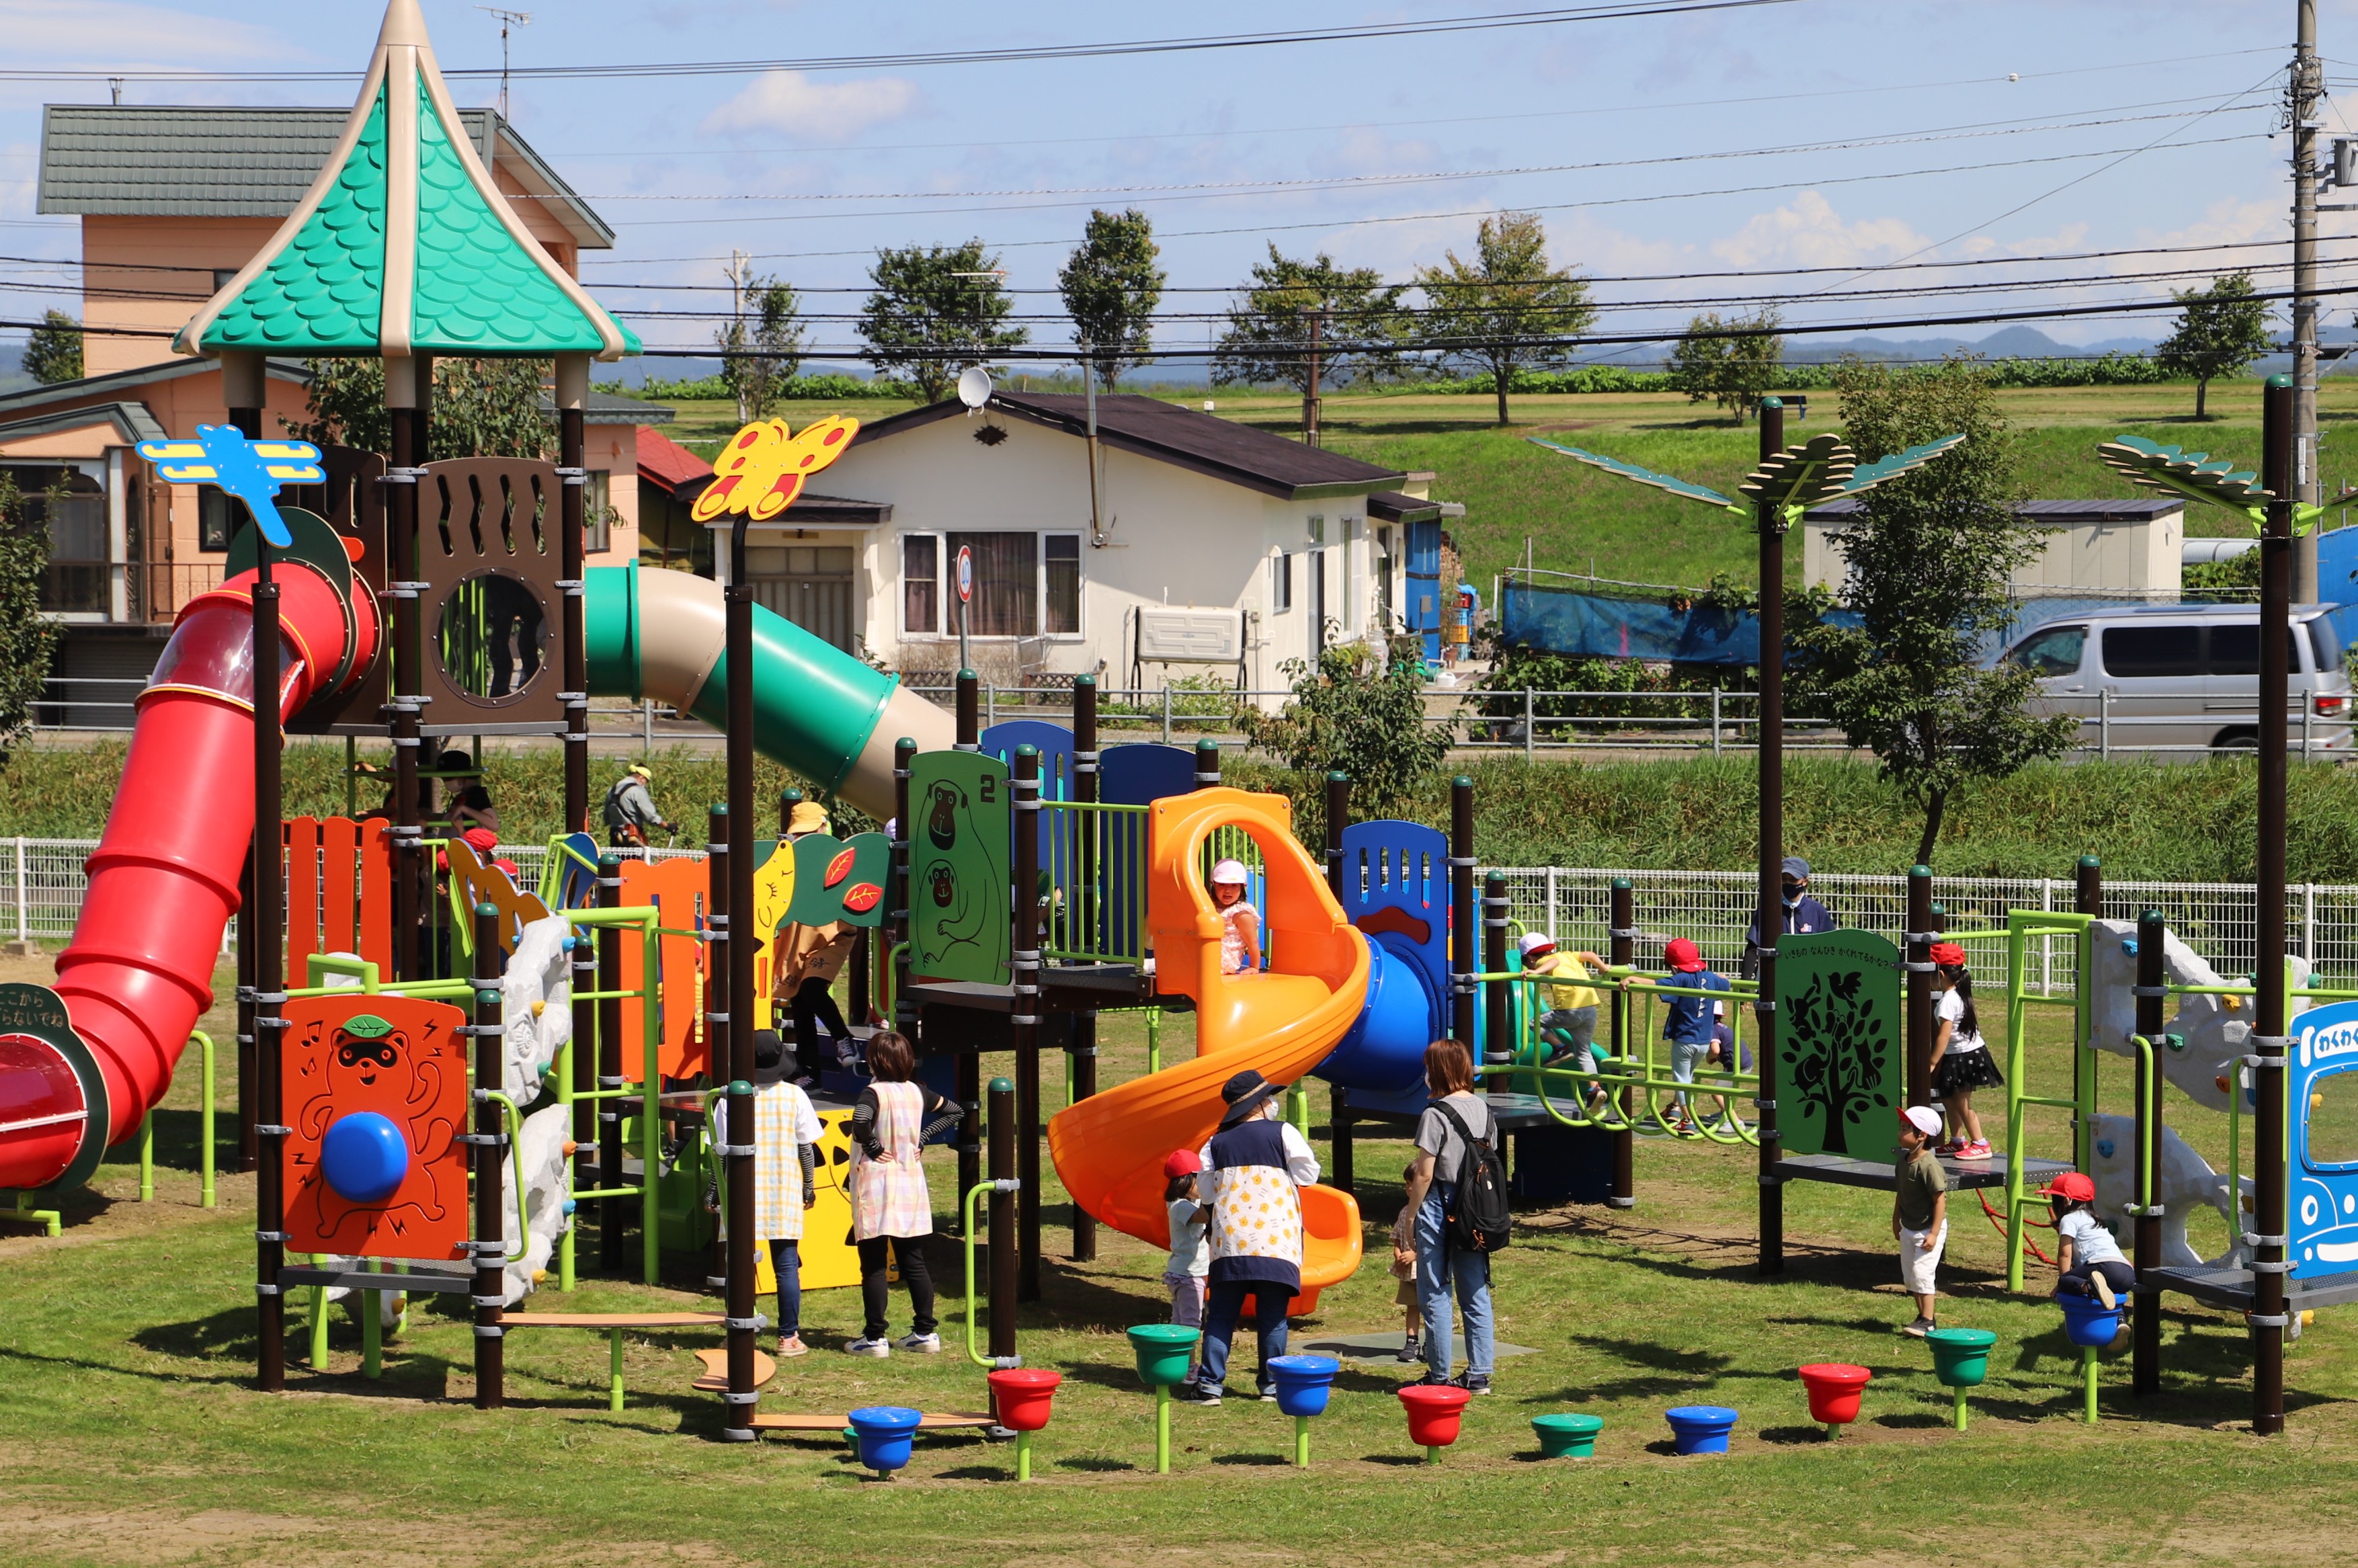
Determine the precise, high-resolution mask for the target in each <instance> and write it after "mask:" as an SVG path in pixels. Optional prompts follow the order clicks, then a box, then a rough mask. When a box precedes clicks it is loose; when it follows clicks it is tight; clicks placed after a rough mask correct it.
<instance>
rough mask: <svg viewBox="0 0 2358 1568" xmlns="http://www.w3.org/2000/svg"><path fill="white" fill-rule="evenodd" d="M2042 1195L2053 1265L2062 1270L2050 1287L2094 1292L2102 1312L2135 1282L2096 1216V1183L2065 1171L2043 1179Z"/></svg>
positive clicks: (2060, 1290)
mask: <svg viewBox="0 0 2358 1568" xmlns="http://www.w3.org/2000/svg"><path fill="white" fill-rule="evenodd" d="M2045 1196H2046V1198H2047V1202H2048V1205H2049V1206H2050V1207H2052V1208H2053V1209H2054V1211H2055V1239H2056V1243H2057V1251H2056V1254H2055V1268H2056V1271H2057V1272H2058V1273H2059V1274H2060V1275H2061V1278H2059V1279H2058V1280H2057V1281H2055V1293H2056V1294H2057V1295H2059V1296H2093V1297H2095V1298H2096V1299H2097V1300H2098V1301H2100V1302H2102V1303H2104V1310H2105V1311H2107V1312H2110V1311H2112V1310H2113V1309H2114V1308H2115V1307H2117V1306H2119V1305H2120V1297H2121V1292H2125V1291H2126V1290H2128V1289H2129V1288H2130V1287H2131V1286H2133V1285H2135V1284H2136V1270H2135V1269H2133V1268H2131V1267H2130V1266H2129V1261H2128V1260H2127V1259H2126V1258H2124V1257H2123V1256H2121V1246H2120V1243H2119V1242H2117V1241H2115V1240H2114V1239H2113V1233H2112V1232H2111V1231H2109V1230H2106V1229H2105V1228H2104V1222H2103V1221H2102V1220H2100V1219H2098V1218H2097V1217H2096V1184H2095V1183H2094V1182H2093V1181H2091V1180H2090V1179H2089V1178H2087V1177H2086V1176H2083V1175H2082V1174H2081V1173H2079V1172H2077V1171H2066V1172H2065V1173H2063V1174H2061V1175H2060V1176H2058V1177H2056V1178H2055V1179H2054V1180H2053V1181H2052V1182H2050V1183H2049V1184H2048V1185H2047V1191H2046V1194H2045Z"/></svg>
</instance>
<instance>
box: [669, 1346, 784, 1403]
mask: <svg viewBox="0 0 2358 1568" xmlns="http://www.w3.org/2000/svg"><path fill="white" fill-rule="evenodd" d="M696 1358H697V1359H698V1361H701V1362H703V1363H704V1374H703V1376H701V1377H699V1378H698V1379H696V1381H695V1382H694V1383H692V1384H690V1385H689V1387H691V1388H693V1389H695V1390H697V1391H698V1393H705V1394H725V1393H727V1392H728V1391H729V1350H728V1347H727V1346H722V1347H721V1348H719V1349H718V1350H699V1351H698V1352H697V1353H696ZM777 1375H778V1363H777V1361H776V1359H775V1358H774V1357H772V1356H771V1355H770V1354H769V1353H768V1352H767V1351H763V1350H756V1351H754V1352H753V1386H754V1387H755V1388H757V1389H759V1388H765V1387H767V1386H768V1384H769V1381H770V1379H773V1378H774V1377H776V1376H777Z"/></svg>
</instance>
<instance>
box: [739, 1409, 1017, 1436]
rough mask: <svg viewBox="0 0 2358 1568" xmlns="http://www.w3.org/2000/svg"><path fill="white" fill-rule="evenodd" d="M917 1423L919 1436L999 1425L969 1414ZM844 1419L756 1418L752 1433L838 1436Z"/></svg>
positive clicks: (934, 1415) (929, 1414) (940, 1414)
mask: <svg viewBox="0 0 2358 1568" xmlns="http://www.w3.org/2000/svg"><path fill="white" fill-rule="evenodd" d="M920 1413H921V1419H920V1420H919V1421H918V1422H917V1430H918V1431H919V1432H947V1431H953V1430H956V1429H958V1428H961V1427H963V1428H968V1429H975V1428H979V1427H986V1426H996V1425H998V1424H999V1422H998V1418H997V1417H995V1416H991V1415H988V1414H978V1413H976V1412H974V1411H922V1412H920ZM850 1421H851V1418H850V1417H849V1416H848V1415H756V1416H755V1417H754V1418H753V1430H754V1431H755V1432H841V1431H842V1430H843V1429H844V1428H845V1427H846V1426H847V1425H849V1423H850Z"/></svg>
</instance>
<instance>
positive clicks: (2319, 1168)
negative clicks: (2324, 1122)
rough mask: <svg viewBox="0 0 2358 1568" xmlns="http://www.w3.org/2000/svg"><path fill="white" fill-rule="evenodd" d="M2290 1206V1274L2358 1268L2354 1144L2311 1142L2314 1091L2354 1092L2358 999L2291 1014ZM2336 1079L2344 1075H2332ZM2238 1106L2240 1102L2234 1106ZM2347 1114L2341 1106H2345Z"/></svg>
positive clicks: (2357, 1084)
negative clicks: (2294, 1016) (2352, 1145)
mask: <svg viewBox="0 0 2358 1568" xmlns="http://www.w3.org/2000/svg"><path fill="white" fill-rule="evenodd" d="M2293 1030H2294V1044H2293V1053H2292V1072H2291V1078H2292V1083H2291V1085H2290V1091H2291V1092H2290V1094H2289V1095H2288V1099H2289V1101H2290V1103H2291V1108H2292V1121H2293V1134H2292V1160H2291V1171H2290V1175H2291V1177H2292V1184H2291V1189H2292V1190H2291V1193H2290V1197H2291V1200H2292V1201H2291V1203H2290V1205H2289V1206H2290V1208H2291V1211H2292V1212H2291V1213H2290V1214H2289V1215H2288V1219H2289V1220H2290V1222H2291V1225H2290V1229H2289V1231H2288V1235H2289V1236H2290V1238H2291V1246H2290V1248H2289V1249H2288V1251H2287V1253H2286V1256H2287V1257H2288V1258H2290V1259H2291V1260H2292V1272H2293V1278H2295V1279H2297V1280H2305V1279H2314V1278H2316V1277H2318V1276H2320V1275H2323V1274H2347V1273H2351V1272H2353V1271H2358V1159H2353V1158H2352V1156H2353V1154H2358V1150H2353V1149H2352V1148H2350V1147H2348V1137H2347V1134H2343V1135H2342V1136H2339V1137H2336V1138H2335V1139H2333V1140H2331V1142H2330V1143H2329V1145H2328V1146H2327V1147H2323V1148H2320V1147H2316V1146H2314V1145H2312V1144H2311V1142H2310V1136H2311V1134H2312V1133H2313V1132H2314V1131H2315V1129H2314V1128H2313V1127H2312V1126H2311V1124H2310V1118H2311V1117H2312V1115H2313V1114H2314V1113H2315V1111H2316V1109H2317V1107H2316V1106H2315V1104H2314V1103H2313V1099H2312V1097H2314V1096H2318V1095H2323V1096H2325V1097H2327V1098H2331V1099H2332V1100H2335V1101H2337V1102H2338V1101H2340V1100H2342V1099H2344V1098H2358V1081H2353V1080H2352V1079H2351V1077H2350V1075H2351V1074H2352V1073H2353V1072H2358V1002H2353V1001H2338V1002H2335V1003H2333V1004H2332V1005H2331V1006H2330V1007H2320V1008H2312V1009H2311V1010H2310V1011H2307V1012H2304V1013H2302V1014H2301V1015H2300V1016H2299V1018H2296V1019H2294V1020H2293ZM2335 1079H2340V1080H2342V1081H2341V1082H2333V1081H2332V1080H2335ZM2236 1109H2237V1112H2238V1113H2239V1114H2240V1113H2241V1110H2242V1107H2240V1106H2239V1107H2237V1108H2236ZM2343 1114H2345V1115H2346V1110H2345V1111H2344V1113H2343Z"/></svg>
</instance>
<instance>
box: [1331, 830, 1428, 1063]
mask: <svg viewBox="0 0 2358 1568" xmlns="http://www.w3.org/2000/svg"><path fill="white" fill-rule="evenodd" d="M1343 914H1344V917H1345V918H1346V919H1347V920H1349V921H1350V923H1351V924H1352V925H1356V926H1357V927H1359V928H1360V929H1361V930H1362V931H1364V932H1366V933H1367V934H1368V939H1369V940H1370V941H1372V942H1373V943H1375V944H1376V946H1379V947H1381V948H1382V949H1383V950H1384V951H1386V952H1387V953H1390V954H1391V955H1392V956H1393V957H1396V958H1399V959H1401V960H1402V961H1403V962H1405V963H1406V964H1407V965H1408V966H1409V967H1410V968H1411V969H1412V971H1413V972H1414V974H1415V976H1416V978H1417V979H1418V981H1419V982H1420V983H1421V984H1422V986H1423V988H1424V989H1425V993H1426V995H1427V997H1428V998H1429V999H1430V1000H1431V1001H1432V1013H1431V1028H1430V1030H1429V1031H1428V1033H1427V1035H1426V1038H1427V1039H1431V1038H1432V1037H1433V1035H1434V1034H1438V1033H1443V1030H1442V1022H1443V1020H1444V1017H1445V1016H1446V1010H1445V1009H1444V1008H1443V1007H1442V1006H1441V1005H1440V1004H1441V1000H1442V999H1444V998H1445V997H1447V996H1448V994H1449V839H1448V837H1447V836H1446V835H1445V834H1444V833H1442V832H1441V830H1440V829H1438V828H1434V827H1425V826H1424V825H1423V824H1422V823H1417V822H1355V823H1353V824H1352V825H1351V826H1350V827H1346V828H1345V829H1343Z"/></svg>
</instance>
